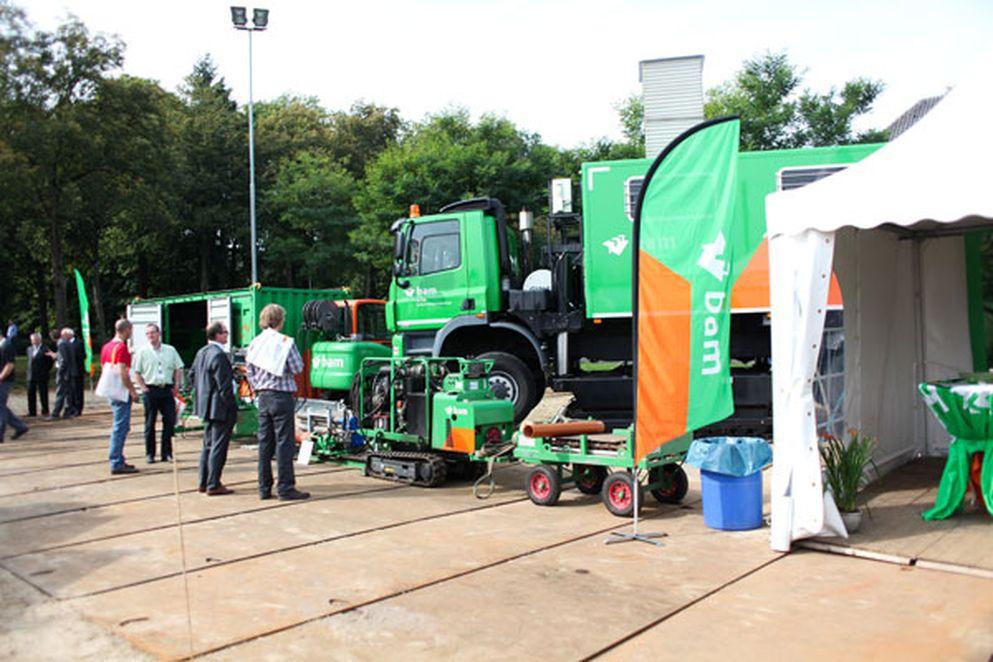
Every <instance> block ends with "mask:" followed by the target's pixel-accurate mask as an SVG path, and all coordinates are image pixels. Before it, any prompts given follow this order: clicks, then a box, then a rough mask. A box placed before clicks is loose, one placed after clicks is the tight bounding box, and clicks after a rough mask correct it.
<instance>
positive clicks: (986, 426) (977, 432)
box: [919, 380, 993, 520]
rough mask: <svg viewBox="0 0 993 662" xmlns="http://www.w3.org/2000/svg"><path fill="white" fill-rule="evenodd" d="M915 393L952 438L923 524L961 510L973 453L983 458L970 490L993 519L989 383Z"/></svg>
mask: <svg viewBox="0 0 993 662" xmlns="http://www.w3.org/2000/svg"><path fill="white" fill-rule="evenodd" d="M919 389H920V392H921V395H923V396H924V402H926V403H927V405H928V407H930V409H931V412H932V413H933V414H934V415H935V417H936V418H937V419H938V421H940V422H941V424H942V425H943V426H944V427H945V429H946V430H948V434H950V435H951V436H952V443H951V445H950V446H949V447H948V460H947V462H946V463H945V470H944V472H943V473H942V474H941V483H940V484H939V485H938V496H937V498H936V499H935V502H934V508H932V509H931V510H928V511H925V512H924V513H922V514H921V516H922V517H923V518H924V519H926V520H939V519H945V518H947V517H951V516H952V515H954V514H955V513H956V512H957V511H958V510H959V509H960V508H961V507H962V502H963V501H964V499H965V493H966V490H967V489H968V487H969V484H970V480H969V479H970V473H971V472H972V467H973V456H975V455H976V454H977V453H982V454H983V455H982V469H981V471H980V474H979V479H978V481H975V480H974V481H973V486H974V488H975V489H976V490H977V492H978V495H977V496H978V497H979V500H980V501H981V502H983V503H984V504H985V506H986V510H987V511H988V512H989V513H990V514H991V515H993V383H988V382H971V381H965V380H955V381H942V382H925V383H923V384H921V385H920V386H919ZM977 482H978V485H977V484H976V483H977Z"/></svg>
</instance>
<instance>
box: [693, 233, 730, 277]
mask: <svg viewBox="0 0 993 662" xmlns="http://www.w3.org/2000/svg"><path fill="white" fill-rule="evenodd" d="M725 244H726V242H725V241H724V233H723V232H718V233H717V239H715V240H714V241H713V243H710V244H704V245H703V250H702V252H701V253H700V259H699V260H697V263H696V264H697V266H698V267H703V268H704V269H705V270H706V271H707V272H708V273H710V275H711V276H713V277H714V278H716V279H717V280H719V281H723V280H724V278H725V277H727V275H728V273H729V272H730V270H729V269H728V267H727V263H726V262H725V261H724V258H723V257H722V255H724V246H725Z"/></svg>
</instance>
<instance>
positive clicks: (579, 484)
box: [572, 464, 607, 494]
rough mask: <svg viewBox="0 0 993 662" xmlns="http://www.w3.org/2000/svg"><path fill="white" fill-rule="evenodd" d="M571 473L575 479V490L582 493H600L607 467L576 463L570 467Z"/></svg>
mask: <svg viewBox="0 0 993 662" xmlns="http://www.w3.org/2000/svg"><path fill="white" fill-rule="evenodd" d="M572 475H573V478H575V480H576V489H577V490H579V491H580V492H582V493H583V494H600V490H601V489H603V481H604V480H606V478H607V467H598V466H596V465H594V464H577V465H574V466H573V468H572Z"/></svg>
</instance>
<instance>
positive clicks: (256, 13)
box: [252, 9, 269, 30]
mask: <svg viewBox="0 0 993 662" xmlns="http://www.w3.org/2000/svg"><path fill="white" fill-rule="evenodd" d="M252 25H254V26H255V29H256V30H265V28H266V26H267V25H269V10H268V9H253V10H252Z"/></svg>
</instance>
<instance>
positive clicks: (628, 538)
mask: <svg viewBox="0 0 993 662" xmlns="http://www.w3.org/2000/svg"><path fill="white" fill-rule="evenodd" d="M610 535H612V536H614V537H613V538H607V539H606V540H604V541H603V543H604V544H605V545H613V544H614V543H618V542H635V541H637V542H647V543H648V544H650V545H655V546H656V547H665V543H663V542H661V541H659V540H655V538H665V537H666V536H667V535H669V534H668V533H636V532H632V533H624V532H621V531H611V532H610Z"/></svg>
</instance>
